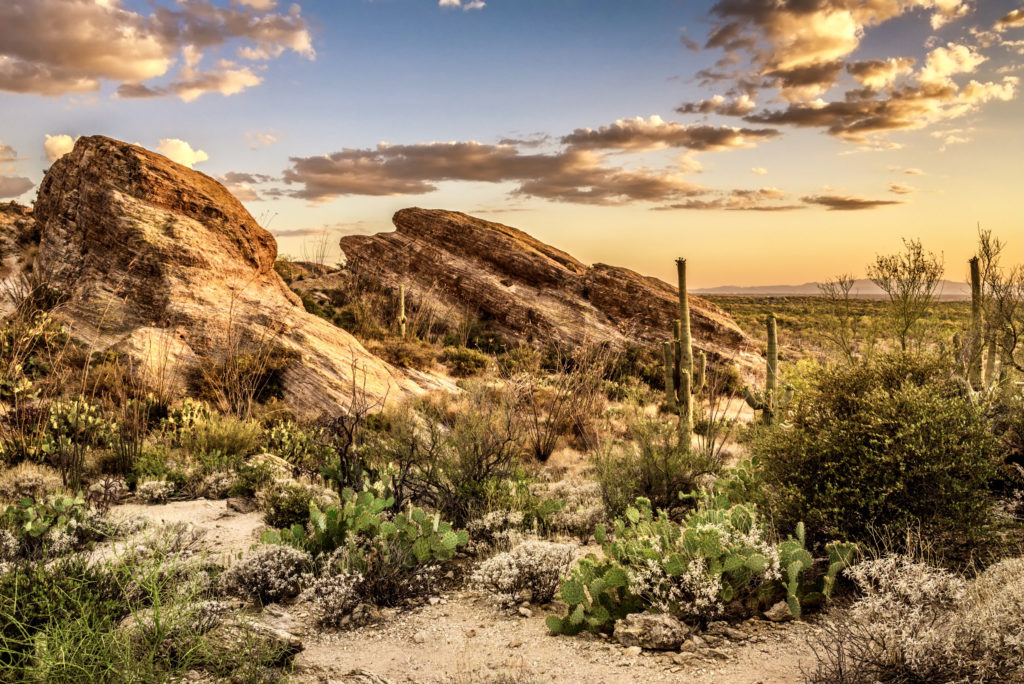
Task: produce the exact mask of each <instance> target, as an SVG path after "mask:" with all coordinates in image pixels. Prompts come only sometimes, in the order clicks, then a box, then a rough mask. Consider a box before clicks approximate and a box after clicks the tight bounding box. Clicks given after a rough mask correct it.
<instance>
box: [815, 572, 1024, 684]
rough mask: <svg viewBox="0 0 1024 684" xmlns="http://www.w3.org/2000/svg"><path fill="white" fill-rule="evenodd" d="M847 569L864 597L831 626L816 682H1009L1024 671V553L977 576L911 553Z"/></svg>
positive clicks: (820, 655)
mask: <svg viewBox="0 0 1024 684" xmlns="http://www.w3.org/2000/svg"><path fill="white" fill-rule="evenodd" d="M846 574H847V576H848V577H850V578H851V579H853V580H854V582H856V584H857V586H858V587H859V588H860V589H861V590H862V591H863V592H864V596H863V597H862V598H860V599H859V600H858V601H857V602H856V603H854V604H853V606H851V608H850V609H849V610H848V611H847V612H846V613H845V614H840V615H839V616H838V617H836V618H834V619H832V620H831V621H829V622H828V623H826V625H825V636H824V638H823V639H822V640H821V641H822V647H823V648H821V649H819V651H820V652H819V663H818V670H817V672H816V673H815V676H814V677H813V678H812V679H811V681H812V682H820V683H822V684H824V683H826V682H832V681H836V677H838V676H842V677H843V679H842V681H850V682H861V681H865V682H874V681H935V682H939V681H942V682H968V681H969V682H1004V681H1017V680H1014V679H1012V678H1011V677H1009V675H1010V673H1021V672H1024V558H1009V559H1006V560H1003V561H1000V562H999V563H996V564H995V565H993V566H992V567H990V568H988V569H987V570H986V571H985V572H983V573H982V574H980V575H979V576H978V577H976V578H974V579H973V580H965V579H964V578H963V577H960V576H959V575H955V574H953V573H951V572H949V571H946V570H941V569H936V568H932V567H929V566H928V565H926V564H924V563H918V562H915V561H913V560H912V559H910V558H907V557H906V556H888V557H885V558H880V559H876V560H871V561H865V562H863V563H860V564H859V565H856V566H854V567H852V568H848V569H847V570H846Z"/></svg>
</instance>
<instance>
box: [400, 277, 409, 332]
mask: <svg viewBox="0 0 1024 684" xmlns="http://www.w3.org/2000/svg"><path fill="white" fill-rule="evenodd" d="M408 320H409V319H407V318H406V317H405V285H399V286H398V334H399V336H400V337H401V338H402V339H403V340H404V339H405V323H406V321H408Z"/></svg>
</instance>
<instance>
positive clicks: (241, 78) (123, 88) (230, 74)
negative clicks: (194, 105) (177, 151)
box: [117, 62, 263, 102]
mask: <svg viewBox="0 0 1024 684" xmlns="http://www.w3.org/2000/svg"><path fill="white" fill-rule="evenodd" d="M262 82H263V79H262V78H260V77H259V76H257V75H256V74H255V73H253V71H252V69H250V68H249V67H243V66H239V65H237V64H235V63H233V62H222V63H221V64H220V65H219V66H218V68H216V69H212V70H210V71H202V72H190V73H189V74H188V78H186V79H184V80H180V81H172V82H171V83H169V84H167V85H164V86H157V87H149V86H146V85H142V84H139V83H124V84H122V85H120V86H118V88H117V96H118V97H120V98H124V99H132V98H146V97H166V96H167V95H177V96H178V97H180V98H181V99H182V100H184V101H185V102H192V101H194V100H196V99H198V98H199V97H201V96H202V95H205V94H207V93H220V94H221V95H237V94H238V93H240V92H242V91H243V90H245V89H246V88H251V87H253V86H257V85H259V84H260V83H262Z"/></svg>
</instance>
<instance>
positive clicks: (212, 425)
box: [180, 413, 261, 462]
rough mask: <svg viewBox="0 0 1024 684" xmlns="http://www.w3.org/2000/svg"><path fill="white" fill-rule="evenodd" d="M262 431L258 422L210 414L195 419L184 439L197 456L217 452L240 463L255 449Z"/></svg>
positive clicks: (182, 438)
mask: <svg viewBox="0 0 1024 684" xmlns="http://www.w3.org/2000/svg"><path fill="white" fill-rule="evenodd" d="M260 433H261V429H260V426H259V424H258V423H256V422H255V421H251V420H241V419H239V418H236V417H235V416H231V415H221V414H219V413H210V414H207V415H205V416H197V417H195V418H193V419H192V420H191V425H190V428H189V429H187V430H185V431H184V433H183V434H182V436H181V438H180V442H181V446H182V447H184V448H185V449H186V450H188V451H189V452H191V453H192V454H193V455H196V456H203V455H212V454H217V455H219V456H220V457H221V458H223V459H224V460H226V461H227V462H238V461H239V460H240V459H241V458H243V457H244V456H247V455H249V454H251V453H252V452H253V450H254V449H255V448H256V444H257V442H258V440H259V437H260Z"/></svg>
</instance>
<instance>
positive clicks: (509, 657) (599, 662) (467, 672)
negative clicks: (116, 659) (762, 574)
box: [114, 499, 814, 684]
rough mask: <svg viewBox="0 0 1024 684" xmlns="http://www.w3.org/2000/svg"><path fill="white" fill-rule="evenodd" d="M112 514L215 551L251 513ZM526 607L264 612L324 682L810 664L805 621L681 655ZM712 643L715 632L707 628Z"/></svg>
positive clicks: (705, 681) (769, 675) (782, 673)
mask: <svg viewBox="0 0 1024 684" xmlns="http://www.w3.org/2000/svg"><path fill="white" fill-rule="evenodd" d="M114 512H115V514H117V515H121V516H142V517H145V518H148V519H150V520H153V521H154V522H168V523H173V522H189V523H192V524H194V525H196V526H198V527H200V528H203V529H204V530H206V536H205V538H204V545H205V546H206V548H207V549H208V550H209V551H210V552H211V553H212V554H213V555H214V557H218V556H219V557H220V558H222V559H224V560H225V561H228V560H229V559H231V558H236V557H238V555H239V554H244V553H245V552H246V551H247V550H248V549H249V548H250V547H251V546H252V545H253V544H254V543H256V541H257V540H258V535H259V531H260V529H261V528H262V526H263V520H262V515H261V514H259V513H244V514H243V513H237V512H235V511H233V510H231V509H230V508H228V507H227V504H226V502H225V501H207V500H202V499H200V500H196V501H178V502H172V503H168V504H162V505H153V506H144V505H138V504H126V505H123V506H118V507H117V508H116V509H115V511H114ZM548 614H549V611H545V610H543V609H534V610H532V611H531V615H530V616H528V617H523V616H520V615H510V614H508V613H505V612H503V611H501V610H499V609H498V608H496V607H494V606H493V605H492V604H490V603H488V602H487V601H486V600H485V599H484V598H482V597H481V596H480V595H478V594H475V593H473V592H470V591H458V592H454V593H451V594H447V595H445V596H443V597H434V598H432V599H431V600H430V604H428V605H424V606H422V607H419V608H413V609H404V610H397V609H385V610H383V611H382V620H381V621H380V622H379V623H377V624H373V625H368V626H366V627H362V628H360V629H356V630H351V631H335V630H321V629H319V628H317V627H316V626H314V625H313V624H312V622H311V620H310V619H309V615H308V613H307V611H306V607H305V606H304V605H303V604H296V605H291V606H289V605H272V606H268V607H267V608H266V609H265V611H264V616H265V618H266V619H267V620H268V621H269V622H271V623H273V624H274V625H276V626H278V627H280V628H282V629H285V630H286V631H289V632H291V633H293V634H295V635H296V636H299V637H301V638H302V640H303V645H304V646H305V650H304V651H303V652H301V653H300V654H299V655H298V656H297V657H296V659H295V669H294V672H293V674H292V677H291V681H293V682H295V683H296V684H298V683H302V684H307V683H309V684H321V683H323V684H329V683H336V682H344V681H346V679H345V675H347V674H348V673H349V672H351V671H352V670H360V669H361V670H364V671H367V672H371V673H373V674H375V675H377V676H378V677H382V678H384V679H385V680H388V681H393V682H396V683H408V684H412V683H415V684H441V683H448V682H455V683H457V684H475V683H476V682H487V681H490V680H492V679H493V678H495V677H497V676H498V675H512V676H513V679H512V680H511V681H513V682H517V683H519V682H521V683H522V684H527V683H529V684H535V683H536V684H540V683H545V684H618V683H623V684H625V683H627V682H638V683H644V684H648V683H649V684H755V683H756V682H761V683H763V684H786V683H789V682H792V683H796V682H800V681H801V680H802V677H801V670H800V668H801V665H802V666H804V667H808V666H809V665H811V664H812V662H813V653H812V652H811V650H810V647H809V646H808V645H807V643H806V637H807V635H808V634H809V633H811V632H812V631H813V630H814V627H813V626H812V625H809V624H806V623H788V624H785V625H776V624H774V623H770V622H767V621H762V620H753V621H748V622H747V623H745V624H744V625H743V631H745V632H746V633H747V634H748V635H749V638H747V639H745V640H742V641H731V640H728V639H725V638H720V639H719V643H711V644H708V645H707V646H704V647H701V648H700V649H698V650H697V651H696V652H692V653H684V654H679V653H649V652H644V653H641V654H639V655H637V654H635V653H631V652H630V651H629V650H627V649H625V648H623V647H622V646H619V645H618V644H615V643H612V642H610V641H608V640H607V639H605V638H601V637H597V636H594V635H589V634H584V635H580V636H577V637H555V636H549V635H548V631H547V628H546V627H545V626H544V618H545V617H546V616H547V615H548ZM710 639H711V640H712V641H713V640H714V639H715V638H714V637H711V638H710Z"/></svg>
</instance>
